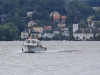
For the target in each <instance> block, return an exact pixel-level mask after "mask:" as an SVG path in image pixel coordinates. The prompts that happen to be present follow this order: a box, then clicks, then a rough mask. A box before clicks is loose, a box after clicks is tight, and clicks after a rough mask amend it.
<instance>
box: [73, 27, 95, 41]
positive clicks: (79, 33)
mask: <svg viewBox="0 0 100 75" xmlns="http://www.w3.org/2000/svg"><path fill="white" fill-rule="evenodd" d="M73 36H74V38H75V39H76V40H87V39H91V38H93V37H94V30H93V29H88V28H87V29H84V28H82V29H78V30H76V31H75V32H74V33H73Z"/></svg>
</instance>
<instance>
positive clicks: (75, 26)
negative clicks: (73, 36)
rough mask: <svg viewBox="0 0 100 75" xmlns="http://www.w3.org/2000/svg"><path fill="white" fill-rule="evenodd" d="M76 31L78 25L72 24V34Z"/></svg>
mask: <svg viewBox="0 0 100 75" xmlns="http://www.w3.org/2000/svg"><path fill="white" fill-rule="evenodd" d="M76 30H78V24H77V23H74V24H73V33H74V32H75V31H76Z"/></svg>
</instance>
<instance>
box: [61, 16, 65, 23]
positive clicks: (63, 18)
mask: <svg viewBox="0 0 100 75" xmlns="http://www.w3.org/2000/svg"><path fill="white" fill-rule="evenodd" d="M65 21H66V16H65V15H63V16H61V23H65Z"/></svg>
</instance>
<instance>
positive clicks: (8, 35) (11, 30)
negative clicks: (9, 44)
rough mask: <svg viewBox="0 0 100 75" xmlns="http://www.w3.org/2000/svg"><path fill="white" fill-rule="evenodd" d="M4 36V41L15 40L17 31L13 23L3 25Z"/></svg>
mask: <svg viewBox="0 0 100 75" xmlns="http://www.w3.org/2000/svg"><path fill="white" fill-rule="evenodd" d="M3 28H4V36H2V37H3V38H4V37H5V39H6V40H15V39H17V37H18V29H17V27H16V26H15V25H14V23H12V22H10V23H7V24H5V25H4V27H3Z"/></svg>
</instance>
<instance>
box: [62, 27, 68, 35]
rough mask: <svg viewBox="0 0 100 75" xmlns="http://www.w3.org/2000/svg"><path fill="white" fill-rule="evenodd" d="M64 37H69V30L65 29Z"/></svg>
mask: <svg viewBox="0 0 100 75" xmlns="http://www.w3.org/2000/svg"><path fill="white" fill-rule="evenodd" d="M62 35H64V36H69V29H68V28H64V31H63V32H62Z"/></svg>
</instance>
